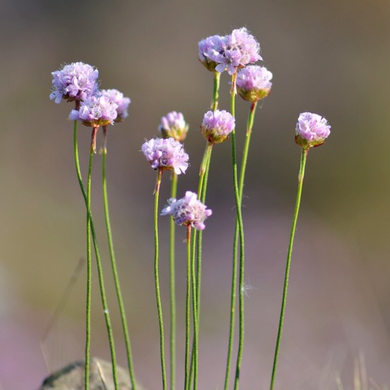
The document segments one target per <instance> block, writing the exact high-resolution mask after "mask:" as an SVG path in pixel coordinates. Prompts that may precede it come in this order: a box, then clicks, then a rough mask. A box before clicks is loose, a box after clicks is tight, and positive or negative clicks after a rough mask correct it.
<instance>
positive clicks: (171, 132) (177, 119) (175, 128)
mask: <svg viewBox="0 0 390 390" xmlns="http://www.w3.org/2000/svg"><path fill="white" fill-rule="evenodd" d="M188 127H189V126H188V124H187V122H186V121H185V120H184V116H183V114H182V113H181V112H176V111H172V112H170V113H168V114H167V115H166V116H163V117H162V118H161V123H160V126H159V127H158V131H159V132H160V133H161V136H162V137H163V138H169V137H171V138H174V139H175V140H176V141H180V142H182V141H184V140H185V138H186V136H187V132H188Z"/></svg>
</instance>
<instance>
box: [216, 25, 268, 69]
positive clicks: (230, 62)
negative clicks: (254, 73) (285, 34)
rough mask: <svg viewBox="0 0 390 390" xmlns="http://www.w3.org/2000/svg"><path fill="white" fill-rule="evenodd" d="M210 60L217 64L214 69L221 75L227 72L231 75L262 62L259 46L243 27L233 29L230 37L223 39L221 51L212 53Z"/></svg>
mask: <svg viewBox="0 0 390 390" xmlns="http://www.w3.org/2000/svg"><path fill="white" fill-rule="evenodd" d="M210 59H211V60H212V61H214V62H216V63H217V64H218V65H217V66H216V67H215V70H216V71H217V72H220V73H222V72H223V71H224V70H227V72H228V73H229V74H230V75H232V74H234V73H235V72H236V70H237V68H243V67H244V66H246V65H248V64H252V63H254V62H256V61H258V60H262V57H261V56H260V44H259V42H257V41H256V38H255V37H254V36H253V35H251V34H249V32H248V30H247V29H246V28H245V27H242V28H239V29H235V30H233V31H232V33H231V34H230V35H227V36H226V37H224V47H223V50H222V51H220V52H213V53H212V54H211V56H210Z"/></svg>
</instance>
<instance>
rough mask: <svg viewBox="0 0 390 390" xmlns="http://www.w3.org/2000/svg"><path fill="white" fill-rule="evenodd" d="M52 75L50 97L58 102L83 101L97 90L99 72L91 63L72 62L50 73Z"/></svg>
mask: <svg viewBox="0 0 390 390" xmlns="http://www.w3.org/2000/svg"><path fill="white" fill-rule="evenodd" d="M51 74H52V75H53V81H52V84H53V85H52V92H51V94H50V99H55V102H56V103H60V102H61V100H62V99H67V101H69V102H70V101H74V100H79V101H84V100H86V99H87V97H89V96H91V95H93V94H94V93H95V91H96V90H97V87H98V86H97V82H96V80H97V78H98V76H99V72H98V70H97V69H95V68H94V67H92V66H91V65H88V64H84V63H83V62H74V63H72V64H69V65H65V66H64V67H63V68H62V69H60V70H57V71H55V72H52V73H51Z"/></svg>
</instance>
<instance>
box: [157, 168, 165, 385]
mask: <svg viewBox="0 0 390 390" xmlns="http://www.w3.org/2000/svg"><path fill="white" fill-rule="evenodd" d="M162 173H163V171H162V170H161V169H159V170H158V171H157V179H156V189H155V191H154V193H155V197H154V248H155V249H154V280H155V288H156V301H157V313H158V324H159V330H160V360H161V375H162V385H163V390H166V388H167V374H166V368H165V342H164V319H163V312H162V305H161V294H160V280H159V271H158V265H159V258H158V257H159V245H158V199H159V195H160V186H161V178H162Z"/></svg>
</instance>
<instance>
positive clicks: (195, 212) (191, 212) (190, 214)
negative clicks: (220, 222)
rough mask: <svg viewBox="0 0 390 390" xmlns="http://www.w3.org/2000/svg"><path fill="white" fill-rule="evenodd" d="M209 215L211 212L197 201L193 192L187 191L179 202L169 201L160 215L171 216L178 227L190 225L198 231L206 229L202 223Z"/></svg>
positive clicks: (172, 199)
mask: <svg viewBox="0 0 390 390" xmlns="http://www.w3.org/2000/svg"><path fill="white" fill-rule="evenodd" d="M211 214H212V211H211V210H210V209H207V208H206V206H205V205H204V204H203V203H202V202H201V201H200V200H198V198H197V195H196V194H195V193H194V192H190V191H187V192H186V194H185V196H184V198H181V199H179V200H176V199H174V198H171V199H169V200H168V205H167V206H165V207H164V209H163V210H162V211H161V215H172V218H173V220H174V221H175V223H177V224H178V225H185V226H189V225H190V226H192V227H194V228H195V229H198V230H203V229H204V228H205V227H206V225H205V224H204V221H205V219H206V218H207V217H209V216H210V215H211Z"/></svg>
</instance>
